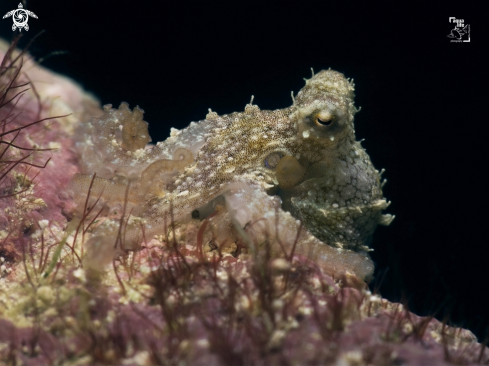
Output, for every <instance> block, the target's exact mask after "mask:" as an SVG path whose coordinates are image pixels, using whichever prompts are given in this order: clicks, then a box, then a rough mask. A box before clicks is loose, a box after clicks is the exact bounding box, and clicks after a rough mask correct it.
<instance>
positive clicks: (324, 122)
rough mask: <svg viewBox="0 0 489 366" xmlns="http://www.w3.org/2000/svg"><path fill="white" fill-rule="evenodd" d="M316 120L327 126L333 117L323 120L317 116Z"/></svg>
mask: <svg viewBox="0 0 489 366" xmlns="http://www.w3.org/2000/svg"><path fill="white" fill-rule="evenodd" d="M317 122H318V123H319V124H320V125H323V126H329V125H330V124H331V122H333V119H328V120H327V121H323V120H322V119H320V118H317Z"/></svg>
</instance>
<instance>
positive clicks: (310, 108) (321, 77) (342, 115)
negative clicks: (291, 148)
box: [293, 70, 356, 148]
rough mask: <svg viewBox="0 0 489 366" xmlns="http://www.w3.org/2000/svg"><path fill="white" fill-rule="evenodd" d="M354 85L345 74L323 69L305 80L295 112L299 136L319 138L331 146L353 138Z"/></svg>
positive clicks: (326, 145)
mask: <svg viewBox="0 0 489 366" xmlns="http://www.w3.org/2000/svg"><path fill="white" fill-rule="evenodd" d="M353 90H354V85H353V83H352V82H350V81H348V80H347V79H346V78H345V77H344V75H343V74H341V73H339V72H336V71H332V70H324V71H321V72H320V73H318V74H316V75H314V76H313V77H312V78H311V79H309V80H307V81H306V85H305V86H304V88H302V90H301V91H300V92H299V94H298V95H297V98H296V101H295V106H296V108H297V109H296V112H295V114H294V116H293V118H295V119H297V122H298V133H299V136H298V137H299V138H300V139H303V140H306V139H312V140H318V141H317V142H319V144H320V145H322V146H324V147H328V148H334V147H337V146H339V145H340V144H341V143H342V142H344V140H345V139H346V138H350V139H351V138H354V129H353V116H354V115H355V112H356V108H355V106H354V104H353V98H354V93H353Z"/></svg>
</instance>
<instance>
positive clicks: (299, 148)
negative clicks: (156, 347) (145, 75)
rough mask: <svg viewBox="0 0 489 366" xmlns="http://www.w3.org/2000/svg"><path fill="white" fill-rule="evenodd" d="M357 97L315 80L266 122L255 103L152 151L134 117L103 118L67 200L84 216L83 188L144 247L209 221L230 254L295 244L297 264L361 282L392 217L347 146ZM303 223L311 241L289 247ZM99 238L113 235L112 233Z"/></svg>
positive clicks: (319, 77) (356, 146)
mask: <svg viewBox="0 0 489 366" xmlns="http://www.w3.org/2000/svg"><path fill="white" fill-rule="evenodd" d="M353 90H354V84H353V82H352V81H349V80H347V79H346V78H345V77H344V76H343V74H341V73H339V72H336V71H332V70H325V71H321V72H319V73H317V74H316V75H313V77H312V78H311V79H309V80H307V82H306V85H305V87H304V88H303V89H302V90H301V91H299V93H298V94H297V96H296V97H295V98H293V104H292V106H290V107H288V108H285V109H280V110H274V111H266V110H265V111H262V110H260V108H259V107H258V106H257V105H254V104H252V102H251V103H250V104H248V105H246V107H245V110H244V112H235V113H232V114H229V115H224V116H219V115H218V114H217V113H215V112H211V111H210V112H209V114H208V115H207V117H206V119H205V120H203V121H200V122H198V123H195V122H192V123H191V124H190V126H189V127H187V128H185V129H183V130H181V131H178V130H176V129H172V133H171V137H170V138H168V139H167V140H166V141H163V142H160V143H158V144H156V146H152V147H149V148H145V146H146V143H147V142H148V141H149V140H150V138H149V134H148V128H147V123H146V122H144V121H143V120H142V117H143V112H142V110H141V109H139V108H138V107H136V108H135V109H134V111H132V112H131V110H130V109H129V108H128V105H127V104H126V103H122V104H121V105H120V107H119V109H114V108H112V107H111V106H110V105H108V106H105V107H104V114H103V115H102V116H100V117H96V118H92V119H91V120H90V122H88V123H84V124H82V125H81V127H80V129H79V131H78V134H79V135H78V137H77V143H76V146H77V150H78V153H79V155H80V157H81V160H82V162H83V163H82V164H83V168H82V170H83V173H84V174H77V175H75V176H74V178H73V180H72V183H71V189H72V191H73V192H75V194H74V196H75V199H76V200H77V202H79V205H80V206H81V205H82V204H83V203H84V202H85V199H86V194H87V192H88V189H89V187H91V191H90V195H91V198H92V200H93V201H94V200H96V199H97V198H101V199H102V200H103V201H104V203H105V205H107V206H108V207H109V210H110V211H119V212H120V208H121V206H122V205H123V204H124V202H125V203H126V205H127V207H126V212H129V211H131V212H132V214H133V215H134V216H137V217H139V218H141V219H143V221H144V230H145V231H144V235H145V236H146V238H152V237H153V236H154V235H155V234H162V233H164V232H165V230H166V229H165V228H167V227H168V225H169V223H170V221H171V220H172V219H173V220H174V221H176V222H180V223H181V222H189V221H190V220H191V219H192V218H194V219H200V220H202V219H205V218H206V217H208V216H210V215H212V214H213V213H214V217H213V218H212V222H213V224H214V225H215V226H217V227H218V228H219V233H220V236H219V237H218V238H217V241H220V242H223V241H230V242H235V241H236V240H237V235H238V234H237V231H240V230H244V231H245V232H247V233H248V235H252V236H253V237H255V238H257V239H258V241H262V240H264V238H265V237H267V239H268V240H272V241H273V240H275V239H277V240H280V241H281V242H282V243H283V245H284V247H285V248H287V249H288V250H290V248H292V246H293V245H294V242H296V249H295V250H296V251H297V253H302V254H306V255H307V254H313V256H314V258H315V260H316V261H317V262H318V263H319V264H320V265H321V266H323V267H324V268H330V269H331V271H333V272H337V273H344V272H350V273H354V274H356V275H357V276H359V277H361V278H367V277H369V276H370V275H371V274H372V272H373V264H372V262H371V261H370V259H369V258H368V256H367V255H366V252H368V251H369V250H370V249H369V247H368V246H367V243H368V241H369V239H370V237H371V235H372V233H373V232H374V230H375V227H376V226H377V224H379V223H380V224H384V225H388V224H389V223H390V222H391V221H392V219H393V216H391V215H382V210H383V209H385V208H386V207H387V206H388V203H387V202H386V200H385V199H384V198H383V196H382V189H381V183H380V174H379V172H378V171H377V170H375V168H374V167H373V165H372V163H371V162H370V158H369V156H368V155H367V153H366V152H365V149H363V148H362V147H361V145H360V142H358V141H356V139H355V130H354V125H353V119H354V115H355V113H356V112H357V109H356V108H355V106H354V103H353V97H354V94H353ZM93 173H96V178H94V179H93V181H92V178H93ZM128 186H129V188H128V189H127V194H126V187H128ZM222 198H223V199H222ZM216 202H219V205H220V207H221V209H219V210H217V211H216V204H217V203H216ZM116 207H117V209H116ZM170 208H171V209H170ZM170 215H172V217H170ZM216 216H217V217H216ZM260 219H261V222H259V223H258V224H255V225H253V226H252V227H249V225H250V223H252V222H255V221H257V220H260ZM300 222H302V224H303V225H304V226H305V228H306V229H307V230H303V231H302V232H301V233H300V236H299V237H298V238H297V239H296V233H297V232H298V231H299V226H300V225H301V224H300ZM236 226H238V227H239V228H236ZM112 227H113V228H114V229H112V230H115V226H113V225H112ZM247 227H249V229H248V228H247ZM100 230H101V231H100V233H101V234H100V235H103V236H108V235H110V234H108V233H110V232H111V230H110V224H109V223H107V224H106V225H105V231H104V230H103V229H100ZM142 241H143V230H142V229H141V225H140V223H139V222H138V223H135V224H132V225H131V224H129V226H128V228H127V230H126V232H125V247H126V248H134V247H137V246H138V245H139V244H140V243H141V242H142ZM217 245H219V243H217Z"/></svg>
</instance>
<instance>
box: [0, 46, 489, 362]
mask: <svg viewBox="0 0 489 366" xmlns="http://www.w3.org/2000/svg"><path fill="white" fill-rule="evenodd" d="M0 59H1V60H3V61H2V64H1V69H0V126H1V128H2V130H1V131H0V364H5V365H60V364H63V365H119V364H123V365H160V364H161V365H167V364H168V365H450V364H455V365H476V364H485V365H487V364H489V350H488V349H487V348H486V347H485V345H484V344H480V343H478V342H477V339H476V338H475V336H474V335H473V334H472V333H471V332H470V331H468V330H465V329H461V328H453V327H450V326H448V325H447V324H446V323H445V322H439V321H438V320H436V319H434V318H433V317H419V316H416V315H415V314H412V313H411V312H409V310H408V309H407V308H406V307H405V306H403V305H402V304H399V303H391V302H389V301H388V300H386V299H383V298H381V297H380V296H379V295H378V294H372V293H371V292H370V291H368V287H367V286H366V284H365V283H364V282H363V281H362V280H361V279H359V278H357V277H355V276H348V275H345V273H339V274H337V275H335V273H332V272H331V271H329V272H328V273H326V272H325V271H324V270H323V269H322V268H321V267H319V266H318V265H317V264H316V263H315V262H314V261H313V260H311V259H308V258H307V257H306V256H304V255H302V254H297V253H296V252H295V247H294V246H292V248H291V249H290V250H286V251H285V253H284V255H282V256H281V257H277V256H276V255H274V253H273V252H272V250H271V243H269V242H268V241H267V240H265V241H264V242H260V243H258V242H256V241H254V240H253V239H252V238H250V237H246V235H244V234H243V236H242V237H241V240H238V241H237V243H235V244H234V246H232V247H230V248H223V247H215V246H213V245H212V244H210V241H209V240H208V237H209V235H211V236H212V235H214V234H213V233H211V232H210V231H211V225H210V220H211V219H212V218H209V219H205V220H203V221H201V222H200V223H199V225H198V226H196V225H194V226H190V227H189V226H186V227H185V226H184V225H177V224H171V222H172V221H170V222H169V224H168V227H167V229H166V230H165V234H164V235H159V236H157V237H155V238H154V239H152V240H150V241H148V243H147V244H146V245H145V246H144V247H142V248H139V249H140V250H138V251H132V250H129V251H124V250H122V249H120V248H122V247H123V246H122V245H121V246H118V245H117V242H118V241H121V240H123V239H122V238H123V231H124V227H125V226H124V220H123V218H124V215H122V218H121V220H120V223H119V226H118V228H119V229H118V230H116V234H115V235H114V238H112V240H113V241H114V243H115V245H114V246H110V247H109V248H108V249H107V247H100V248H97V247H94V245H91V246H89V247H87V246H86V242H87V241H88V239H89V238H90V235H91V230H92V229H93V228H94V227H96V226H97V225H100V224H101V223H102V222H101V221H103V220H102V218H101V217H98V216H97V215H95V213H96V212H93V211H94V210H93V209H94V207H96V205H87V206H88V207H84V211H82V212H86V214H83V215H82V217H81V219H76V218H74V217H75V216H74V212H75V207H74V203H73V201H72V200H71V198H70V197H69V195H68V194H66V192H65V189H66V187H67V185H68V184H69V181H70V179H71V178H72V176H73V175H74V174H76V173H78V172H79V171H80V164H81V163H80V161H79V159H78V157H77V156H76V154H75V153H74V149H73V145H74V139H73V135H74V131H75V125H76V123H78V122H79V121H87V120H88V119H89V118H90V117H91V116H94V115H95V116H96V115H100V114H102V109H101V107H100V105H99V103H98V102H97V101H96V99H95V98H93V97H92V96H90V95H89V94H87V93H86V92H84V91H83V90H81V89H80V88H79V87H78V86H77V85H76V83H74V82H73V81H71V80H68V79H66V78H64V77H62V76H59V75H56V74H53V73H52V72H48V71H47V70H45V69H43V68H42V67H40V66H38V65H36V64H35V63H34V62H33V61H32V60H30V59H29V57H28V55H26V54H21V53H19V52H18V51H15V52H14V49H13V48H12V47H10V48H9V46H8V45H7V44H6V43H1V44H0ZM87 202H88V200H87ZM298 236H299V233H298V234H297V237H298ZM240 248H244V249H246V250H242V251H241V253H242V254H240V255H237V254H236V253H237V252H239V249H240ZM114 258H115V259H114Z"/></svg>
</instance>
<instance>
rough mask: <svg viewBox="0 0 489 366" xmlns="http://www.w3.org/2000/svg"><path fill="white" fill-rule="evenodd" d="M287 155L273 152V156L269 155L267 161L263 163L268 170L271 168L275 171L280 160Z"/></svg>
mask: <svg viewBox="0 0 489 366" xmlns="http://www.w3.org/2000/svg"><path fill="white" fill-rule="evenodd" d="M284 155H285V154H283V153H281V152H277V151H276V152H273V153H271V154H269V155H268V156H267V157H266V158H265V160H264V161H263V163H264V164H265V167H266V168H269V169H275V167H276V166H277V164H278V162H279V160H280V159H282V157H283V156H284Z"/></svg>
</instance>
